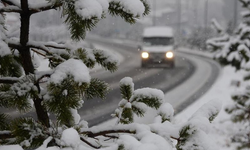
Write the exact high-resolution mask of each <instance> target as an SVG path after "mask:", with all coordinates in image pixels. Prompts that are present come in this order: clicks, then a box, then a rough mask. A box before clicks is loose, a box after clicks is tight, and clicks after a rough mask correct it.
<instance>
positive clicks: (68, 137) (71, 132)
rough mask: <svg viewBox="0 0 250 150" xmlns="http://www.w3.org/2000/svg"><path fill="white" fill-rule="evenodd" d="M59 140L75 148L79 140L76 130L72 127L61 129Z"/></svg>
mask: <svg viewBox="0 0 250 150" xmlns="http://www.w3.org/2000/svg"><path fill="white" fill-rule="evenodd" d="M61 141H62V145H64V146H68V147H73V148H75V147H76V146H78V145H79V143H80V141H81V140H80V136H79V134H78V132H77V131H76V130H75V129H73V128H69V129H66V130H64V131H63V133H62V136H61Z"/></svg>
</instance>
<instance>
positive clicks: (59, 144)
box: [0, 0, 217, 150]
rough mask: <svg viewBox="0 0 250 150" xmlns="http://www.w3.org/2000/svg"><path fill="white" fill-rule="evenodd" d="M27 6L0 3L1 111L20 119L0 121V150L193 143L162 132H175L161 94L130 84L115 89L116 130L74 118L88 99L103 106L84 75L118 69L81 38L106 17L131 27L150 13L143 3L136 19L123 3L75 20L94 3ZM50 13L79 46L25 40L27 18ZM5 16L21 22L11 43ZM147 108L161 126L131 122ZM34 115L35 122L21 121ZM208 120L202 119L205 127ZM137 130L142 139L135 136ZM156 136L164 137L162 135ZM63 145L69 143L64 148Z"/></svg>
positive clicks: (97, 84) (1, 117) (58, 0)
mask: <svg viewBox="0 0 250 150" xmlns="http://www.w3.org/2000/svg"><path fill="white" fill-rule="evenodd" d="M31 1H32V0H20V1H12V0H1V3H0V14H1V15H0V39H1V40H0V107H4V108H7V109H10V108H12V109H15V110H17V111H18V112H19V113H21V114H24V115H23V116H22V117H21V116H17V117H16V118H11V117H12V116H8V115H7V113H6V114H4V113H2V114H0V130H1V131H0V145H12V144H18V145H20V146H22V147H23V148H24V149H36V148H38V147H39V148H38V149H42V150H44V149H47V148H48V149H50V148H51V149H53V148H56V149H69V150H71V149H72V150H73V149H74V150H80V149H100V148H104V149H106V148H107V149H109V148H110V149H118V150H123V149H128V147H129V146H128V145H127V144H126V143H127V141H126V137H127V138H131V139H133V140H134V141H136V142H138V143H140V144H141V145H143V144H145V141H144V140H143V136H145V137H147V138H148V137H151V136H153V137H155V138H156V139H160V141H164V142H163V143H164V144H165V146H168V147H169V148H168V149H170V148H172V147H173V145H171V146H169V145H170V143H171V142H169V141H171V138H172V139H175V140H177V142H180V139H181V141H182V143H183V142H184V143H185V141H189V140H188V138H189V137H192V136H191V135H187V134H189V133H190V132H187V130H185V129H180V130H181V132H180V133H179V137H174V136H176V134H174V136H173V135H170V133H169V132H168V130H169V129H168V127H171V128H173V125H172V123H171V120H172V117H173V114H174V111H173V108H172V106H170V105H168V106H167V107H161V106H164V105H162V104H163V103H164V102H165V101H164V94H163V92H162V91H160V90H157V89H151V88H143V89H137V90H134V83H133V82H132V79H131V78H128V77H127V78H124V79H122V80H121V82H120V91H121V97H122V100H121V101H120V103H119V105H118V108H117V109H116V110H115V113H114V116H115V117H117V118H118V123H120V124H118V125H117V126H114V127H112V128H105V129H96V128H94V127H93V128H88V125H87V122H86V121H84V120H81V121H80V120H79V118H78V117H79V115H78V113H77V110H78V109H80V108H81V107H82V105H83V102H84V101H85V100H88V99H92V98H94V97H100V98H105V95H106V94H107V92H108V91H109V88H108V85H107V83H105V82H103V81H101V80H99V79H96V78H91V77H90V74H89V69H91V68H93V67H94V66H95V65H96V64H99V65H101V66H102V67H103V68H104V69H106V70H108V71H110V72H114V71H115V70H116V69H117V65H118V62H117V61H116V60H115V59H114V58H112V57H111V55H109V53H107V52H105V51H103V50H99V49H91V48H85V47H84V46H81V40H83V39H84V38H85V35H86V33H87V31H90V30H91V29H92V28H93V27H94V26H95V25H96V23H98V21H100V20H101V19H103V18H105V15H106V14H107V13H110V14H111V15H114V16H120V17H121V18H123V19H124V20H125V21H126V22H129V23H135V22H136V19H138V18H140V17H142V16H144V15H147V14H148V13H149V10H150V8H149V4H148V3H147V1H146V0H137V2H138V3H139V4H142V6H144V12H142V13H141V14H135V13H133V11H131V10H130V9H129V8H130V7H128V6H127V5H125V4H128V3H123V2H127V1H120V0H108V1H105V0H102V1H99V0H98V3H99V2H100V3H101V2H103V3H104V2H107V4H108V8H107V10H105V9H103V10H102V13H101V15H100V16H99V15H98V14H91V15H89V16H87V17H86V16H84V15H83V14H81V13H80V12H81V10H82V9H83V8H78V5H76V3H79V4H81V5H84V4H86V3H83V2H89V3H91V2H93V1H95V2H97V1H96V0H88V1H87V0H85V1H83V0H46V1H45V2H40V1H39V2H38V1H37V3H38V4H37V5H36V4H32V5H31V4H30V3H29V2H31ZM131 2H132V1H131ZM84 6H85V5H84ZM52 9H55V10H61V12H62V18H63V19H65V20H64V23H65V24H66V25H67V27H68V29H69V31H70V33H71V38H72V39H73V40H74V42H75V43H77V44H75V43H74V42H73V41H72V42H69V43H66V41H65V43H63V42H62V43H55V42H54V41H53V42H40V41H32V40H30V39H29V32H30V28H29V25H30V19H31V18H30V16H32V15H33V14H36V13H40V12H43V11H48V10H52ZM6 13H18V14H20V22H21V26H20V37H19V38H18V39H16V38H13V39H9V38H7V37H8V36H6V33H5V24H4V23H5V20H4V15H5V14H6ZM34 53H35V54H37V55H40V56H41V57H44V58H46V59H48V60H49V67H50V68H51V70H49V71H45V72H43V71H38V70H36V66H35V63H34V60H33V58H32V56H31V55H32V54H34ZM148 107H150V108H153V109H155V110H159V113H158V115H159V116H160V118H161V121H159V122H157V123H156V124H152V125H142V124H136V123H134V115H137V116H139V117H143V116H144V114H145V113H146V111H147V108H148ZM216 110H217V109H216ZM34 111H35V114H36V117H29V116H28V115H27V114H25V113H30V112H34ZM210 114H214V113H210ZM156 115H157V114H156ZM208 116H209V117H211V115H208ZM212 118H213V117H212ZM209 119H210V118H206V120H207V121H208V122H209ZM190 122H192V121H190ZM190 122H188V123H190ZM154 125H156V127H154ZM192 125H193V124H192ZM193 126H196V125H193ZM158 127H159V128H158ZM142 129H144V131H145V133H147V134H145V133H144V132H140V131H141V130H142ZM161 129H164V130H166V132H165V131H164V132H162V130H161ZM68 131H70V132H68ZM67 133H68V134H69V133H70V136H69V137H70V138H73V137H75V139H76V140H79V141H74V140H70V139H69V138H68V135H67ZM65 134H66V135H65ZM144 134H145V135H144ZM177 135H178V133H177ZM64 138H66V139H68V140H69V141H67V140H66V141H65V140H64ZM110 139H112V140H110ZM152 140H154V142H156V143H157V142H158V141H157V140H155V139H152ZM143 141H144V142H143ZM147 142H151V140H150V141H147V140H146V144H148V143H147ZM191 142H192V141H191ZM156 145H157V144H156ZM179 145H182V144H181V143H180V144H179ZM177 147H178V146H177ZM182 149H183V148H182Z"/></svg>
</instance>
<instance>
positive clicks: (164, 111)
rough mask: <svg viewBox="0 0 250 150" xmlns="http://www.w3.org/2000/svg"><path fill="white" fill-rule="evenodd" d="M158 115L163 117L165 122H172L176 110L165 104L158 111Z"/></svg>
mask: <svg viewBox="0 0 250 150" xmlns="http://www.w3.org/2000/svg"><path fill="white" fill-rule="evenodd" d="M158 115H160V116H162V118H163V119H164V120H169V121H171V120H172V119H173V116H174V108H173V106H172V105H171V104H169V103H164V104H162V105H161V106H160V108H159V109H158Z"/></svg>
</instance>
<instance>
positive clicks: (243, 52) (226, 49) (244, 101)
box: [207, 0, 250, 149]
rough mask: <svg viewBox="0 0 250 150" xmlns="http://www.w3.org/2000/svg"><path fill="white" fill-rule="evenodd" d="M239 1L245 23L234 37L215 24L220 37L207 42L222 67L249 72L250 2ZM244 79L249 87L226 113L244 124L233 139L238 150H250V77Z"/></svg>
mask: <svg viewBox="0 0 250 150" xmlns="http://www.w3.org/2000/svg"><path fill="white" fill-rule="evenodd" d="M239 1H240V2H241V3H242V7H243V8H245V9H246V10H245V12H242V15H243V22H242V23H241V24H240V25H239V27H238V28H237V29H236V30H235V31H234V34H233V35H228V34H227V33H226V32H225V31H223V30H222V29H219V28H218V26H216V25H215V24H214V23H213V25H214V27H215V29H217V32H218V34H219V37H216V38H213V39H209V40H208V41H207V45H208V46H209V48H210V49H211V50H213V51H217V54H216V56H215V59H216V60H218V61H219V62H220V63H221V64H222V65H231V66H233V67H235V68H236V70H240V69H241V70H246V71H247V72H248V71H249V69H250V68H249V64H250V61H249V60H250V45H249V39H250V20H249V17H250V16H249V12H250V1H249V0H239ZM248 74H249V73H248ZM243 78H244V80H245V81H246V85H247V86H246V87H245V89H244V91H242V92H240V93H239V94H234V95H233V96H232V100H233V101H234V105H232V106H228V107H227V108H226V112H227V113H229V114H231V120H232V121H233V122H234V123H241V124H242V125H241V128H240V129H239V134H237V135H234V137H233V138H232V141H233V142H236V143H239V145H240V146H239V147H238V149H246V148H250V130H249V125H250V117H249V116H250V107H249V106H250V105H249V102H250V99H249V93H250V91H249V90H250V89H249V85H248V83H247V81H248V80H249V79H250V76H249V75H246V76H244V77H243ZM243 131H244V132H243ZM245 131H246V132H245Z"/></svg>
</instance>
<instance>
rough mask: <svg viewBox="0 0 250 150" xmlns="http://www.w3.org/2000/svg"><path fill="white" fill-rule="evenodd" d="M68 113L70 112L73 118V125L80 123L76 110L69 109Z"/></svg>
mask: <svg viewBox="0 0 250 150" xmlns="http://www.w3.org/2000/svg"><path fill="white" fill-rule="evenodd" d="M70 112H71V114H72V116H73V119H74V123H75V124H78V123H79V121H80V119H81V117H80V115H79V114H78V112H77V110H76V109H70Z"/></svg>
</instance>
